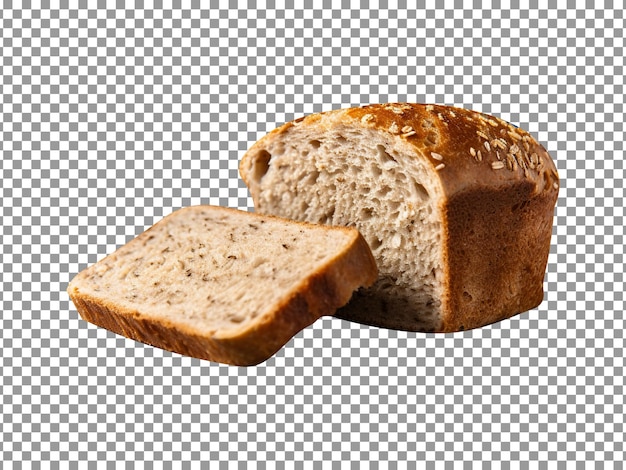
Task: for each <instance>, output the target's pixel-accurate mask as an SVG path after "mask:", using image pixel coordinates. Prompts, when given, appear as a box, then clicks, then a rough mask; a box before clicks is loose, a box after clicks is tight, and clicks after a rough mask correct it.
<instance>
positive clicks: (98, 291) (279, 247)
mask: <svg viewBox="0 0 626 470" xmlns="http://www.w3.org/2000/svg"><path fill="white" fill-rule="evenodd" d="M376 277H377V269H376V264H375V261H374V259H373V257H372V254H371V251H370V250H369V248H368V245H367V243H366V242H365V241H364V239H363V238H362V237H361V235H360V234H359V232H358V231H357V230H356V229H345V228H329V227H325V226H319V225H318V226H316V225H310V224H304V223H298V222H294V221H289V220H284V219H279V218H275V217H271V216H261V215H258V214H253V213H248V212H243V211H238V210H233V209H226V208H221V207H213V206H194V207H188V208H184V209H180V210H178V211H175V212H174V213H172V214H170V215H169V216H167V217H165V218H164V219H163V220H161V221H160V222H158V223H157V224H155V225H154V226H153V227H151V228H150V229H148V230H147V231H145V232H144V233H142V234H141V235H139V236H138V237H137V238H135V239H133V240H131V241H130V242H129V243H127V244H126V245H124V246H122V247H121V248H119V249H118V250H117V251H115V252H114V253H113V254H111V255H109V256H107V257H105V258H104V259H102V260H101V261H99V262H97V263H96V264H94V265H92V266H90V267H88V268H87V269H85V270H84V271H82V272H80V273H79V274H78V275H76V277H75V278H74V279H73V280H72V282H71V283H70V284H69V286H68V293H69V295H70V297H71V299H72V301H73V302H74V304H75V305H76V308H77V309H78V312H79V313H80V315H81V316H82V318H83V319H85V320H87V321H88V322H91V323H94V324H96V325H98V326H101V327H103V328H106V329H108V330H111V331H113V332H115V333H118V334H120V335H123V336H126V337H128V338H131V339H134V340H137V341H141V342H144V343H148V344H151V345H153V346H157V347H160V348H163V349H166V350H170V351H174V352H177V353H180V354H184V355H188V356H192V357H196V358H200V359H208V360H211V361H216V362H222V363H228V364H235V365H241V366H244V365H253V364H257V363H260V362H262V361H264V360H266V359H268V358H269V357H270V356H272V355H273V354H274V353H275V352H276V351H277V350H278V349H280V348H281V347H282V346H283V345H284V344H285V343H287V342H288V341H289V339H290V338H292V336H293V335H295V334H296V333H297V332H299V331H300V330H302V329H303V328H305V327H306V326H308V325H310V324H312V323H313V322H314V321H315V320H316V319H317V318H319V317H320V316H322V315H330V314H333V313H334V312H335V310H336V309H337V308H338V307H341V306H342V305H344V304H345V303H347V302H348V300H349V299H350V297H351V296H352V293H353V291H355V290H356V289H358V288H359V287H361V286H366V285H371V284H372V283H373V282H374V281H375V280H376Z"/></svg>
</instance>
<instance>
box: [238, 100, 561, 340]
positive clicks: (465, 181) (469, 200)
mask: <svg viewBox="0 0 626 470" xmlns="http://www.w3.org/2000/svg"><path fill="white" fill-rule="evenodd" d="M240 173H241V176H242V177H243V179H244V181H245V182H246V184H247V185H248V187H249V189H250V193H251V195H252V197H253V199H254V203H255V210H256V211H258V212H262V213H265V214H274V215H280V216H283V217H288V218H291V219H296V220H302V221H308V222H315V223H324V224H329V225H345V226H355V227H356V228H358V229H359V231H360V232H361V233H362V234H363V236H364V237H365V239H366V240H367V242H368V243H369V245H370V247H371V249H372V251H373V253H374V256H375V258H376V261H377V263H378V268H379V279H378V281H377V282H376V284H375V285H374V286H373V287H372V288H370V289H368V290H365V291H363V292H361V293H359V295H357V296H355V298H354V299H353V300H352V301H351V302H350V304H349V305H348V306H346V307H345V308H343V309H341V310H340V311H338V312H337V314H336V315H337V316H340V317H342V318H345V319H349V320H353V321H358V322H362V323H366V324H371V325H377V326H382V327H388V328H395V329H403V330H413V331H426V332H452V331H459V330H464V329H470V328H476V327H480V326H483V325H486V324H489V323H493V322H496V321H499V320H502V319H504V318H507V317H510V316H512V315H515V314H517V313H520V312H524V311H526V310H528V309H531V308H533V307H536V306H537V305H538V304H540V303H541V301H542V299H543V277H544V273H545V268H546V263H547V259H548V253H549V248H550V237H551V232H552V219H553V213H554V206H555V203H556V200H557V195H558V190H559V177H558V173H557V170H556V167H555V165H554V162H553V161H552V159H551V158H550V156H549V155H548V153H547V152H546V150H545V148H544V147H543V146H541V145H540V144H539V143H538V142H537V141H536V140H535V139H534V138H533V137H532V136H531V135H530V134H528V133H527V132H525V131H523V130H522V129H518V128H517V127H515V126H513V125H511V124H509V123H507V122H505V121H503V120H502V119H499V118H496V117H493V116H489V115H486V114H482V113H479V112H474V111H470V110H466V109H459V108H454V107H447V106H438V105H423V104H406V103H396V104H381V105H372V106H365V107H361V108H349V109H341V110H335V111H331V112H326V113H320V114H313V115H310V116H307V117H305V118H301V119H297V120H295V121H293V122H289V123H287V124H285V125H283V126H281V127H279V128H278V129H275V130H274V131H272V132H270V133H269V134H268V135H266V136H265V137H263V138H261V139H260V140H259V141H258V142H257V143H256V144H254V145H253V146H252V147H251V148H250V149H249V150H248V152H246V154H245V155H244V156H243V159H242V161H241V163H240Z"/></svg>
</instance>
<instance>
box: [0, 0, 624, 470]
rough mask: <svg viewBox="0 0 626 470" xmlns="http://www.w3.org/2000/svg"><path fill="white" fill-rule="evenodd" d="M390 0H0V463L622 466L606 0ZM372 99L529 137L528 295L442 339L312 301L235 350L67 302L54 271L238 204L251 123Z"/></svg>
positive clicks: (614, 42) (619, 26)
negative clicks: (536, 248) (243, 352)
mask: <svg viewBox="0 0 626 470" xmlns="http://www.w3.org/2000/svg"><path fill="white" fill-rule="evenodd" d="M296 3H299V2H296ZM331 3H332V4H331ZM409 3H412V2H406V1H398V2H396V1H389V2H387V1H382V0H381V1H380V2H378V1H371V2H370V1H368V0H362V1H360V2H350V1H342V2H330V1H328V0H324V1H320V2H312V1H310V0H309V1H305V2H304V7H303V8H302V9H295V8H294V6H293V5H292V2H286V3H285V2H283V1H280V0H278V1H276V0H266V1H263V0H260V1H258V2H257V1H248V2H247V3H246V2H217V1H214V0H211V1H207V2H201V1H200V0H189V1H171V0H170V1H167V0H165V1H164V0H154V1H149V0H145V1H139V0H137V1H136V2H132V1H130V2H121V1H118V2H108V1H104V0H99V1H97V2H95V1H94V2H87V1H86V0H80V1H73V0H65V1H59V0H56V1H54V0H41V1H35V0H28V1H27V0H24V1H23V2H20V1H17V0H14V1H11V0H6V1H4V4H3V8H2V9H1V10H0V21H1V22H2V23H1V24H2V26H1V28H0V41H1V43H0V48H1V49H0V50H1V54H0V60H1V61H2V62H1V63H0V66H1V68H2V79H1V82H0V89H1V90H2V91H1V93H0V117H1V121H0V129H1V140H0V150H1V152H2V160H1V162H0V167H1V170H2V179H1V181H0V186H1V188H2V202H1V206H2V252H1V253H0V259H1V262H2V273H1V274H0V276H1V278H2V299H1V300H2V329H1V330H0V337H1V341H2V348H1V349H0V355H1V356H2V373H1V380H2V384H1V385H2V394H1V400H2V401H1V402H0V415H1V416H0V417H1V420H0V462H3V463H4V464H6V465H7V467H8V466H14V467H15V468H22V467H23V468H30V466H29V465H28V464H29V463H31V462H33V463H36V462H43V463H45V464H46V465H45V466H44V468H45V467H52V468H56V467H57V465H56V464H58V463H62V464H67V463H73V466H72V465H70V466H68V467H69V468H83V467H82V466H81V465H82V464H80V463H79V462H87V461H88V462H91V463H92V464H94V467H96V466H97V467H99V466H102V468H144V467H147V468H152V467H153V466H156V467H157V468H161V467H165V468H169V467H168V465H167V464H168V462H169V463H171V462H183V461H184V462H191V461H194V462H196V463H199V462H203V463H204V464H205V465H206V467H207V468H218V467H219V468H222V466H223V467H224V468H226V467H227V466H228V465H227V463H228V462H231V464H232V466H233V467H234V468H273V467H275V466H278V467H281V468H282V467H288V468H324V469H326V468H348V467H350V468H368V467H373V468H422V464H421V463H420V462H428V463H430V464H433V465H432V468H448V467H450V468H451V467H453V466H454V463H455V462H456V463H461V462H462V461H465V462H466V463H469V462H471V461H474V462H492V463H493V464H494V468H500V467H501V466H502V467H504V468H509V467H511V468H547V466H546V464H547V462H551V463H553V464H557V463H559V464H560V466H559V467H555V468H574V467H575V468H589V467H586V466H584V464H585V462H586V463H587V464H590V463H591V462H596V463H598V464H601V463H603V464H604V467H596V468H623V467H622V465H623V464H622V462H624V460H625V459H626V453H625V451H624V441H625V439H626V436H625V432H624V425H625V419H624V418H625V410H624V401H625V400H624V330H625V326H626V325H625V324H624V318H623V312H624V176H625V175H624V158H623V157H624V141H625V140H626V139H625V135H624V124H623V123H624V121H625V120H626V116H625V114H624V97H625V93H624V55H625V50H624V46H625V44H624V27H625V25H624V2H623V1H619V0H614V1H610V2H609V1H606V2H602V1H600V2H586V4H587V5H588V7H587V8H586V9H585V8H584V7H582V5H583V3H585V2H567V3H568V4H569V6H570V8H569V9H559V8H564V5H565V3H564V2H562V3H563V4H561V3H558V4H557V2H555V1H552V0H548V1H547V2H538V1H518V0H510V1H504V0H502V1H501V0H494V1H492V2H486V4H487V5H488V7H485V8H481V7H480V2H478V3H476V2H474V5H475V6H474V7H469V6H468V5H469V4H468V3H467V2H459V1H455V2H445V5H446V8H441V9H429V8H427V6H426V5H425V3H426V2H417V3H418V5H417V7H412V6H409V5H408V4H409ZM227 4H229V7H227V6H226V5H227ZM221 8H223V9H221ZM386 101H413V102H431V103H443V104H453V105H457V106H464V107H470V108H473V109H478V110H482V111H485V112H488V113H492V114H496V115H498V116H501V117H502V118H504V119H506V120H508V121H510V122H514V123H517V124H520V125H521V126H522V127H524V128H526V129H527V130H529V131H530V132H531V133H532V134H534V135H535V136H536V137H537V138H538V140H540V141H541V142H543V143H544V145H546V147H547V148H548V150H549V151H550V152H551V154H552V155H553V156H554V158H555V160H556V162H557V165H558V168H559V170H560V175H561V178H562V189H561V194H560V200H559V202H558V206H557V210H556V216H555V228H554V232H553V233H554V235H553V245H552V252H551V255H550V260H549V266H548V270H547V274H546V280H545V287H546V299H545V301H544V302H543V304H542V305H541V306H540V307H539V308H537V309H533V310H532V311H530V312H527V313H524V314H522V315H520V316H518V317H516V318H514V319H511V320H508V321H504V322H502V323H499V324H496V325H493V326H490V327H486V328H483V329H480V330H474V331H467V332H463V333H459V334H453V335H424V334H415V333H406V332H397V331H387V330H383V329H377V328H370V327H366V326H360V325H356V324H349V323H346V322H343V321H340V320H337V319H331V318H326V319H324V320H321V321H319V322H318V323H316V324H315V325H313V326H312V327H310V328H307V329H306V330H305V331H303V332H301V333H300V334H298V335H297V337H296V338H295V339H293V340H292V341H291V342H290V343H289V344H288V345H287V346H286V347H285V348H284V349H283V350H281V351H280V352H279V353H278V354H277V355H276V357H274V358H272V359H270V360H269V361H267V362H266V363H264V364H262V365H260V366H258V367H253V368H237V367H228V366H223V365H218V364H214V363H210V362H203V361H198V360H195V359H190V358H187V357H182V356H179V355H176V354H171V353H168V352H164V351H162V350H159V349H155V348H152V347H149V346H145V345H142V344H138V343H135V342H133V341H130V340H127V339H125V338H121V337H118V336H115V335H113V334H112V333H108V332H107V331H104V330H101V329H97V328H96V327H93V326H91V325H89V324H87V323H85V322H83V321H82V320H80V319H79V317H78V315H77V313H76V310H75V309H74V307H73V305H72V304H71V302H70V301H69V299H68V297H67V294H66V293H65V288H66V286H67V283H68V281H69V280H70V279H71V277H72V276H73V275H74V274H75V273H77V272H78V271H80V270H81V269H83V268H84V267H86V266H87V265H89V264H91V263H94V262H95V261H96V260H98V259H100V258H102V257H103V256H104V255H105V254H107V253H110V252H112V251H113V250H115V248H116V247H118V246H120V245H122V244H123V243H125V242H126V241H128V240H129V239H131V238H132V237H134V236H135V235H137V234H138V233H140V232H142V231H143V230H144V229H146V228H147V227H148V226H150V225H151V224H153V223H154V222H156V221H157V220H158V219H160V218H161V217H162V216H164V215H166V214H168V213H170V212H171V211H173V210H174V209H176V208H179V207H182V206H188V205H193V204H201V203H210V204H216V205H223V206H231V207H239V208H241V209H247V210H251V209H252V201H251V199H250V198H249V196H248V193H247V190H246V188H245V186H244V185H243V183H242V182H241V181H240V180H239V178H238V172H237V164H238V159H239V158H240V157H241V155H242V154H243V152H244V151H245V150H246V149H247V148H248V147H249V146H250V145H251V144H252V143H253V142H254V141H255V140H256V139H257V138H259V137H261V136H262V135H263V134H264V133H266V132H267V131H269V130H271V129H272V128H274V127H276V126H277V125H280V124H281V123H283V122H285V121H287V120H291V119H292V118H295V117H298V116H301V115H304V114H308V113H311V112H317V111H322V110H326V109H331V108H337V107H345V106H353V105H361V104H367V103H375V102H386ZM349 461H351V462H352V463H353V464H352V465H351V466H349V465H347V462H349ZM123 462H126V464H123ZM237 462H239V464H237ZM296 462H303V463H305V465H303V466H296V465H294V463H296ZM324 462H326V464H324ZM331 462H332V463H333V464H334V465H332V466H326V465H327V464H330V463H331ZM342 462H343V464H342ZM359 462H361V463H359ZM575 462H577V463H578V464H579V466H580V467H579V466H574V465H573V464H574V463H575ZM20 463H21V464H23V465H22V466H20V465H19V464H20ZM98 463H99V464H100V465H95V464H98ZM218 463H220V464H222V465H218ZM376 463H378V464H379V465H376ZM395 463H399V464H397V465H396V464H395ZM11 464H13V465H11ZM62 468H66V467H65V466H62ZM185 468H186V467H185ZM425 468H431V465H427V466H426V467H425ZM487 468H489V467H487ZM591 468H594V467H593V466H591Z"/></svg>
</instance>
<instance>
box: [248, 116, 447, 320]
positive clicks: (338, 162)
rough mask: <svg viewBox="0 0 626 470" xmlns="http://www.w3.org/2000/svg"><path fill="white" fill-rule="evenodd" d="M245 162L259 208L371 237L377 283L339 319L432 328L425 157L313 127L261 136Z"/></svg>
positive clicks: (433, 271)
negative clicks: (384, 318)
mask: <svg viewBox="0 0 626 470" xmlns="http://www.w3.org/2000/svg"><path fill="white" fill-rule="evenodd" d="M302 127H304V126H302ZM248 165H249V166H248V168H247V169H246V170H247V175H248V185H249V187H250V190H251V192H252V194H253V196H254V199H255V203H256V210H257V211H259V212H262V213H268V214H275V215H280V216H283V217H288V218H291V219H295V220H304V221H309V222H315V223H324V224H329V225H346V226H356V228H358V229H359V231H360V232H361V233H362V235H363V236H364V238H365V239H366V240H367V242H368V244H369V245H370V248H371V250H372V252H373V254H374V257H375V258H376V261H377V264H378V269H379V280H378V281H377V283H376V284H375V285H374V286H373V287H371V288H370V289H368V290H365V291H363V292H361V295H360V297H359V298H356V299H353V301H352V302H351V304H350V305H349V306H348V313H346V314H345V316H347V317H350V316H351V314H350V313H349V310H350V309H353V310H354V309H359V310H360V312H359V313H357V314H356V315H355V317H356V318H357V319H359V320H360V321H364V322H366V323H371V324H376V323H377V321H376V318H380V316H381V315H384V316H387V317H388V318H391V317H393V318H395V319H396V320H397V322H398V328H404V329H406V324H407V320H410V322H409V323H411V324H414V325H415V328H416V329H419V330H426V331H431V330H436V329H437V328H438V326H439V324H440V322H441V308H442V307H441V306H442V291H443V287H442V286H443V275H444V272H443V263H442V240H441V237H442V235H441V233H442V227H441V220H442V215H441V213H440V206H439V204H438V201H440V200H441V193H442V189H441V187H440V182H439V179H438V178H437V175H436V174H435V171H436V170H435V169H434V168H433V164H432V163H430V161H429V160H427V159H426V158H423V157H422V156H420V155H416V154H415V149H414V148H412V147H408V146H407V144H406V142H405V141H404V139H403V138H402V137H401V136H398V135H394V134H391V133H384V132H381V131H380V130H373V129H368V128H354V127H348V126H333V127H332V130H329V129H328V127H326V126H321V125H318V126H313V125H310V124H309V125H307V126H306V129H303V128H300V127H299V126H297V125H295V126H293V127H291V128H290V129H288V131H287V132H284V133H282V134H280V135H279V136H277V137H274V138H271V139H266V140H265V141H264V147H262V148H257V149H256V150H255V151H254V153H253V154H251V158H250V159H249V160H248ZM368 310H369V312H368ZM342 311H343V312H345V310H342ZM342 311H340V312H339V316H341V315H342V313H341V312H342ZM384 324H385V325H386V326H390V322H389V321H385V322H384Z"/></svg>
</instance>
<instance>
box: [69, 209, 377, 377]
mask: <svg viewBox="0 0 626 470" xmlns="http://www.w3.org/2000/svg"><path fill="white" fill-rule="evenodd" d="M193 209H194V208H187V209H185V210H193ZM213 209H214V210H233V209H226V208H212V210H213ZM248 215H249V216H250V217H257V218H272V217H271V216H261V215H259V214H248ZM290 223H295V222H291V221H290ZM300 224H301V225H303V226H309V224H304V223H300ZM336 229H337V228H336V227H335V228H333V230H336ZM329 230H330V228H329ZM346 230H348V231H349V232H350V234H351V235H352V240H351V242H350V245H349V247H347V248H346V249H345V250H343V251H341V252H339V253H338V254H337V256H336V257H334V258H332V259H330V260H329V261H327V262H326V263H325V264H324V265H323V266H321V267H320V268H319V269H318V270H317V271H315V272H313V273H311V274H310V275H309V276H308V277H306V278H304V279H303V280H302V282H300V283H299V284H298V285H297V286H296V287H295V288H294V289H293V290H292V291H291V293H290V294H289V295H287V296H286V297H285V298H283V299H282V300H281V301H280V302H279V303H278V304H277V305H274V306H268V311H267V312H266V313H265V314H263V315H262V317H259V318H258V319H257V321H255V322H253V323H251V324H250V326H249V327H248V328H243V329H240V330H238V331H218V332H214V331H198V330H197V329H193V328H190V327H188V326H185V324H184V323H180V324H176V323H173V322H171V321H168V320H164V319H163V318H158V317H153V316H151V315H150V312H149V311H140V310H139V309H137V310H132V309H129V308H125V307H122V306H120V305H119V304H117V303H116V302H115V300H112V299H109V298H107V296H106V294H103V296H94V294H90V293H83V292H81V289H80V285H81V284H80V282H81V281H80V280H81V278H82V277H84V276H85V275H87V274H88V270H89V269H91V268H93V266H92V267H90V268H87V270H85V271H82V272H81V273H79V274H78V275H77V276H76V277H75V279H74V280H73V281H72V282H71V283H70V285H69V286H68V289H67V291H68V294H69V296H70V298H71V299H72V301H73V302H74V305H75V306H76V308H77V310H78V312H79V314H80V316H81V317H82V318H83V319H84V320H86V321H88V322H90V323H93V324H95V325H97V326H100V327H103V328H106V329H108V330H110V331H113V332H115V333H117V334H120V335H123V336H126V337H128V338H131V339H133V340H136V341H140V342H143V343H146V344H150V345H153V346H156V347H159V348H162V349H166V350H169V351H173V352H176V353H179V354H184V355H186V356H191V357H196V358H199V359H206V360H210V361H215V362H221V363H226V364H233V365H238V366H249V365H255V364H258V363H260V362H263V361H265V360H267V359H268V358H270V357H271V356H272V355H273V354H274V353H276V351H278V350H279V349H280V348H281V347H282V346H284V345H285V344H286V343H287V342H288V341H289V340H290V339H291V338H292V337H293V336H294V335H295V334H296V333H298V332H299V331H300V330H302V329H303V328H306V327H307V326H309V325H311V324H312V323H313V322H315V320H316V319H318V318H319V317H321V316H323V315H331V314H333V313H334V311H335V310H336V309H337V308H339V307H341V306H342V305H344V304H345V303H347V302H348V301H349V299H350V297H351V295H352V292H353V291H354V290H356V289H357V288H358V287H360V286H369V285H371V284H372V283H373V282H374V281H375V280H376V278H377V268H376V263H375V261H374V258H373V256H372V254H371V252H370V250H369V247H368V246H367V243H366V242H365V240H364V239H363V237H362V236H361V235H360V234H359V233H358V231H357V230H355V229H346ZM144 233H146V232H144ZM140 237H141V235H140ZM135 240H137V239H135ZM94 266H95V265H94Z"/></svg>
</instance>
